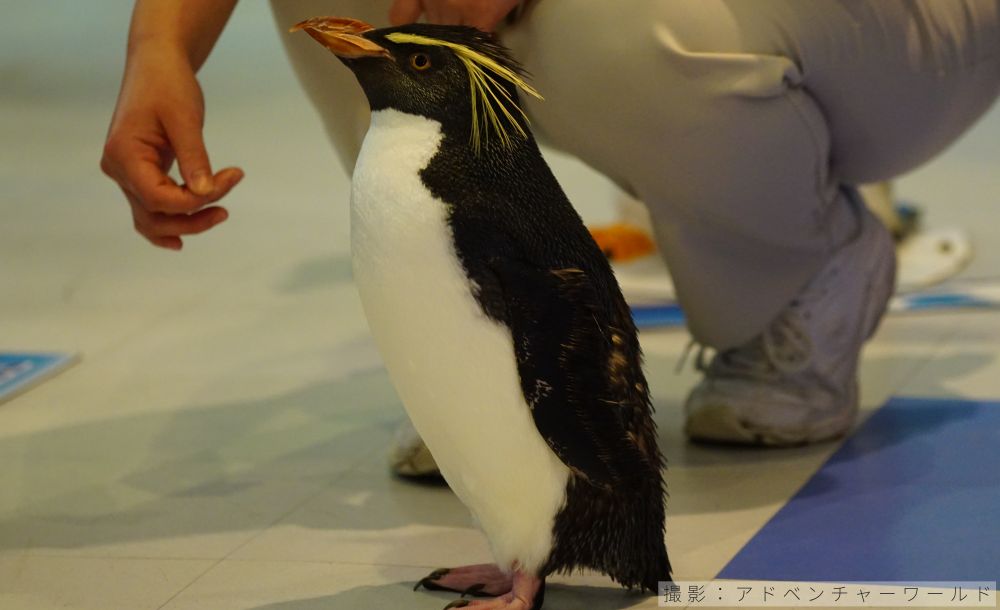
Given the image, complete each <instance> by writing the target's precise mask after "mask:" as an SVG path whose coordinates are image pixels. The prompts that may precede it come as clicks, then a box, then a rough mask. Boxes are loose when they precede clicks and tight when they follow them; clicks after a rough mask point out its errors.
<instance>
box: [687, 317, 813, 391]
mask: <svg viewBox="0 0 1000 610" xmlns="http://www.w3.org/2000/svg"><path fill="white" fill-rule="evenodd" d="M797 305H798V304H797V303H793V304H792V306H791V307H789V308H788V309H786V310H785V311H784V312H782V314H781V315H780V316H779V317H778V318H777V319H776V320H775V321H774V322H772V323H771V325H770V326H768V327H767V328H766V329H764V331H763V332H762V333H761V334H759V335H757V336H756V337H755V338H754V339H752V340H751V341H749V342H748V343H746V344H744V345H741V346H740V347H736V348H732V349H728V350H724V351H721V352H715V353H714V355H713V356H712V358H711V359H709V358H708V356H707V354H708V352H709V350H710V349H711V348H708V347H706V346H704V345H698V351H697V352H696V354H695V361H694V366H695V369H697V370H698V371H699V372H702V373H705V374H707V375H709V376H714V377H741V378H745V379H751V380H761V381H769V380H774V379H777V378H780V377H782V376H785V375H789V374H794V373H797V372H799V371H802V370H803V369H805V368H806V367H808V366H809V361H810V357H811V355H812V352H813V344H812V340H811V339H810V338H809V335H808V333H806V331H805V320H804V319H803V315H802V313H801V311H800V308H799V307H798V306H797ZM695 345H696V342H695V341H694V340H693V339H692V340H691V342H690V343H689V344H688V346H687V348H685V350H684V354H683V355H682V356H681V362H680V366H681V367H683V365H684V363H685V362H686V361H687V358H688V355H689V353H690V351H691V349H692V347H694V346H695Z"/></svg>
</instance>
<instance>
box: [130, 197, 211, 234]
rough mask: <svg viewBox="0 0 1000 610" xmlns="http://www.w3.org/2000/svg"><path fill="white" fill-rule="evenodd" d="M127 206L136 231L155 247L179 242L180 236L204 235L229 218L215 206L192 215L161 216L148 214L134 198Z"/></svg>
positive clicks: (160, 214)
mask: <svg viewBox="0 0 1000 610" xmlns="http://www.w3.org/2000/svg"><path fill="white" fill-rule="evenodd" d="M129 204H131V206H132V218H133V221H134V223H135V229H136V231H138V232H139V234H141V235H142V236H143V237H145V238H146V239H148V240H150V241H151V242H153V243H155V244H157V245H160V242H161V241H163V240H167V241H173V240H177V241H179V238H180V236H181V235H197V234H198V233H204V232H205V231H207V230H209V229H211V228H212V227H214V226H216V225H218V224H219V223H222V222H225V221H226V219H227V218H229V212H228V211H227V210H226V209H225V208H221V207H217V206H213V207H209V208H205V209H203V210H199V211H198V212H195V213H194V214H162V213H159V212H150V211H149V210H147V209H146V208H145V207H143V206H142V205H141V203H139V202H138V201H137V200H136V199H135V197H129Z"/></svg>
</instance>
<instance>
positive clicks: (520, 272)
mask: <svg viewBox="0 0 1000 610" xmlns="http://www.w3.org/2000/svg"><path fill="white" fill-rule="evenodd" d="M394 31H395V32H398V31H404V32H411V33H417V34H420V35H423V36H427V37H437V38H440V39H446V40H448V41H450V42H454V43H458V44H466V45H470V46H472V47H474V48H475V49H476V50H478V51H481V52H483V53H486V54H488V55H489V56H490V57H491V58H493V59H494V60H496V61H499V62H502V63H503V65H505V66H507V67H509V68H510V69H511V70H513V71H515V72H516V73H518V74H522V73H523V72H522V70H521V68H520V66H518V65H517V64H516V63H515V62H514V61H513V60H512V59H511V58H510V57H509V55H508V54H507V53H506V51H505V50H504V49H503V48H502V47H501V46H499V45H498V44H497V43H496V42H495V40H494V39H493V38H492V37H489V36H488V35H485V34H483V33H481V32H479V31H478V30H474V29H473V28H458V27H445V26H426V25H411V26H405V27H404V28H393V29H386V30H374V31H372V32H368V33H367V34H365V36H366V37H367V38H369V39H371V40H373V41H376V42H378V43H379V44H380V45H384V46H385V47H386V48H388V49H389V50H390V52H392V53H393V55H394V56H397V60H396V64H397V66H394V67H392V66H390V67H382V68H379V70H390V71H400V70H404V69H405V68H400V67H399V65H398V64H401V63H403V62H402V58H405V57H406V56H407V55H408V54H409V53H411V52H412V51H413V47H415V46H416V45H406V44H395V43H392V42H390V41H388V40H387V39H386V35H387V34H389V33H391V32H394ZM424 50H427V51H428V52H432V53H435V54H436V55H435V56H433V57H432V60H434V61H439V62H448V61H450V60H449V58H448V56H447V49H444V50H442V49H434V48H430V49H424ZM363 61H378V60H367V59H366V60H363ZM345 63H346V62H345ZM386 63H388V62H386ZM348 65H350V64H348ZM355 72H356V73H359V80H361V81H362V84H363V85H366V83H365V79H364V78H362V76H361V72H362V70H359V69H357V68H355ZM368 72H370V71H368ZM452 72H454V71H452ZM458 74H459V76H456V75H455V74H454V73H453V74H450V75H442V76H441V77H440V78H439V80H440V83H441V84H439V85H438V88H439V89H440V88H441V87H447V88H448V89H449V90H448V91H446V92H442V91H440V90H438V91H431V92H426V91H425V92H422V93H420V94H419V95H418V94H415V93H412V91H410V93H411V94H408V93H407V92H400V91H397V90H395V89H396V88H399V87H405V88H407V89H413V88H417V87H418V84H417V83H419V79H413V80H407V81H406V82H404V83H402V84H401V83H400V82H399V79H398V78H395V79H393V82H392V83H391V84H389V83H386V82H381V81H385V80H387V79H388V78H389V76H388V75H387V73H385V72H383V75H382V76H381V77H378V76H376V77H372V76H371V75H370V74H369V75H368V76H367V77H366V78H368V79H369V84H367V85H366V86H365V90H366V93H367V94H368V96H369V100H370V101H371V103H372V108H373V109H374V110H377V109H380V108H385V107H393V108H397V109H400V110H404V111H409V112H418V113H420V114H423V115H424V116H429V117H431V118H434V119H435V120H438V121H440V122H441V123H442V131H443V140H442V143H441V147H440V149H439V150H438V152H437V153H436V154H435V156H434V157H433V158H432V159H431V160H430V163H429V164H428V166H427V167H426V168H425V169H424V170H423V171H422V172H421V175H420V178H421V180H422V182H423V184H424V185H425V186H426V187H427V188H428V189H429V190H430V191H431V192H432V193H433V194H434V195H435V196H436V197H438V198H439V199H441V200H442V201H444V202H445V203H446V204H447V206H448V210H449V218H448V220H449V224H450V227H451V231H452V237H453V239H454V244H455V250H456V252H457V254H458V257H459V259H460V261H461V263H462V265H463V267H464V269H465V272H466V274H467V275H468V276H469V278H470V280H471V281H472V283H473V284H474V286H475V296H476V299H477V301H478V303H479V304H480V306H481V307H482V309H483V311H484V313H485V314H486V315H487V316H488V317H489V318H491V319H493V320H495V321H497V322H499V323H502V324H504V325H506V326H507V327H508V328H509V329H510V332H511V336H512V338H513V343H514V351H515V354H514V356H515V357H516V358H517V365H518V371H519V374H520V381H521V388H522V392H523V394H524V397H525V400H526V402H527V404H528V406H529V408H530V409H531V412H532V416H533V419H534V422H535V425H536V427H537V428H538V431H539V433H540V434H541V435H542V436H543V437H544V439H545V440H546V442H547V443H548V444H549V446H550V447H551V448H552V450H553V451H554V452H555V454H556V455H557V456H558V457H559V458H560V459H561V460H562V461H563V463H565V464H566V466H567V467H569V469H570V471H571V473H572V474H571V479H570V483H569V486H568V489H567V501H566V504H565V506H564V508H563V509H562V510H561V511H560V513H559V514H558V515H557V517H556V522H555V525H554V544H553V549H552V553H551V556H550V558H549V560H548V562H547V564H546V565H545V567H544V569H543V572H545V573H550V572H554V571H569V570H572V569H574V568H577V567H590V568H594V569H597V570H600V571H602V572H605V573H607V574H608V575H610V576H611V577H612V578H614V579H616V580H617V581H619V582H620V583H622V584H623V585H625V586H628V587H640V588H645V589H650V590H653V591H655V590H656V586H657V582H658V581H662V580H666V579H668V578H669V576H670V564H669V561H668V559H667V554H666V549H665V547H664V542H663V528H664V505H663V504H664V503H663V499H664V484H663V477H662V466H663V458H662V455H661V454H660V451H659V449H658V448H657V442H656V427H655V424H654V422H653V419H652V405H651V403H650V399H649V393H648V388H647V384H646V380H645V377H644V375H643V372H642V355H641V352H640V348H639V342H638V339H637V336H636V329H635V326H634V324H633V322H632V318H631V314H630V311H629V308H628V306H627V305H626V303H625V300H624V298H623V297H622V294H621V291H620V289H619V287H618V284H617V282H616V281H615V278H614V275H613V273H612V270H611V268H610V265H609V264H608V261H607V259H606V258H605V256H604V255H603V254H602V253H601V251H600V250H599V249H598V247H597V245H596V244H595V243H594V241H593V240H592V238H591V237H590V234H589V233H588V231H587V229H586V227H585V226H584V224H583V222H582V220H581V219H580V217H579V215H578V214H577V213H576V211H575V210H574V208H573V207H572V205H571V204H570V202H569V200H568V199H567V197H566V195H565V194H564V192H563V190H562V189H561V187H560V186H559V184H558V182H557V180H556V178H555V176H554V175H553V174H552V172H551V170H550V169H549V167H548V165H547V164H546V162H545V160H544V159H543V158H542V155H541V153H540V152H539V150H538V146H537V144H536V142H535V140H534V138H533V137H532V136H531V133H530V129H528V127H527V122H526V119H524V117H523V116H522V115H521V114H520V113H519V112H514V113H511V116H512V117H513V118H514V120H517V121H520V122H521V125H522V126H523V128H524V129H523V131H524V137H515V138H512V139H511V140H510V141H509V142H504V141H503V140H501V139H500V138H487V139H486V140H485V141H484V142H483V145H482V146H481V147H479V148H476V147H473V146H471V145H470V133H471V130H472V123H473V113H472V111H471V109H470V103H469V100H470V84H469V82H468V80H466V79H464V78H461V77H460V75H461V73H460V72H459V73H458ZM372 79H374V80H372ZM407 79H409V76H408V77H407ZM499 86H502V87H505V88H506V93H507V96H502V95H501V96H497V98H495V99H493V101H492V103H498V104H505V103H507V101H506V100H508V99H509V100H511V102H512V103H514V104H516V101H517V99H518V97H517V95H518V94H517V90H516V87H515V86H514V85H513V84H511V83H510V82H507V81H501V82H500V83H499ZM400 97H404V98H406V100H405V101H402V100H400ZM400 104H404V105H408V107H403V108H400ZM470 350H475V346H470Z"/></svg>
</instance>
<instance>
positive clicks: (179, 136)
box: [163, 112, 215, 196]
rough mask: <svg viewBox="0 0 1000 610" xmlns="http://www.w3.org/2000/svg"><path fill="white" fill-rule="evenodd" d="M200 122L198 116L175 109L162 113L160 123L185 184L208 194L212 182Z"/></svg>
mask: <svg viewBox="0 0 1000 610" xmlns="http://www.w3.org/2000/svg"><path fill="white" fill-rule="evenodd" d="M201 123H202V122H201V117H199V116H196V115H194V114H190V113H183V112H179V113H177V114H174V115H168V116H167V117H165V119H164V123H163V127H164V129H165V130H166V132H167V138H168V139H169V140H170V144H171V146H172V147H173V150H174V155H175V156H176V157H177V164H178V166H180V170H181V176H182V177H183V178H184V182H185V185H186V186H187V188H188V189H189V190H190V191H191V192H192V193H194V194H195V195H201V196H208V195H209V194H210V193H211V192H212V189H214V188H215V184H214V182H213V180H212V165H211V163H209V160H208V151H206V150H205V141H204V139H203V137H202V133H201V129H202V124H201Z"/></svg>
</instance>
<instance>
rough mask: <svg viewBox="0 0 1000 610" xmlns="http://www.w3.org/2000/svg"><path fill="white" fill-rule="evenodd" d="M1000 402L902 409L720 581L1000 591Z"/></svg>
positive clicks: (881, 422)
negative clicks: (978, 583)
mask: <svg viewBox="0 0 1000 610" xmlns="http://www.w3.org/2000/svg"><path fill="white" fill-rule="evenodd" d="M998 575H1000V403H998V402H985V401H970V400H960V399H947V398H893V399H892V400H890V401H889V403H888V404H886V405H885V406H884V407H882V408H881V409H880V410H879V411H877V412H876V413H875V414H874V415H872V416H871V418H869V420H868V421H867V422H866V423H865V424H864V425H863V426H862V427H861V429H860V430H858V431H857V432H856V433H855V434H854V435H853V436H852V437H851V438H850V439H848V440H847V441H846V442H845V443H844V445H843V446H842V447H841V448H840V449H839V450H838V451H837V452H836V453H835V454H834V455H833V456H832V457H831V458H830V460H829V461H828V462H827V463H826V464H825V465H824V466H823V467H822V468H820V470H819V471H818V472H817V473H816V474H815V475H814V476H813V477H812V478H811V479H810V480H809V481H808V482H807V483H806V485H805V486H804V487H803V488H802V489H801V490H800V491H799V492H798V493H797V494H796V495H795V496H794V497H793V498H792V499H791V500H790V501H789V502H788V503H787V504H786V505H785V506H784V507H783V508H782V509H781V510H780V511H778V513H777V514H776V515H775V516H774V517H773V518H772V519H771V520H770V521H769V522H768V523H767V524H766V525H765V526H764V527H763V528H762V529H761V530H760V531H759V532H758V533H757V535H756V536H754V537H753V538H752V539H751V540H750V541H749V542H748V543H747V544H746V546H744V547H743V549H741V550H740V552H739V553H738V554H737V555H736V556H735V557H734V558H733V559H732V560H731V561H730V562H729V564H727V565H726V567H725V568H723V569H722V572H721V573H720V574H719V578H726V579H735V580H796V581H813V582H815V581H825V582H852V581H942V580H964V581H972V580H982V581H993V580H997V577H998Z"/></svg>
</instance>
